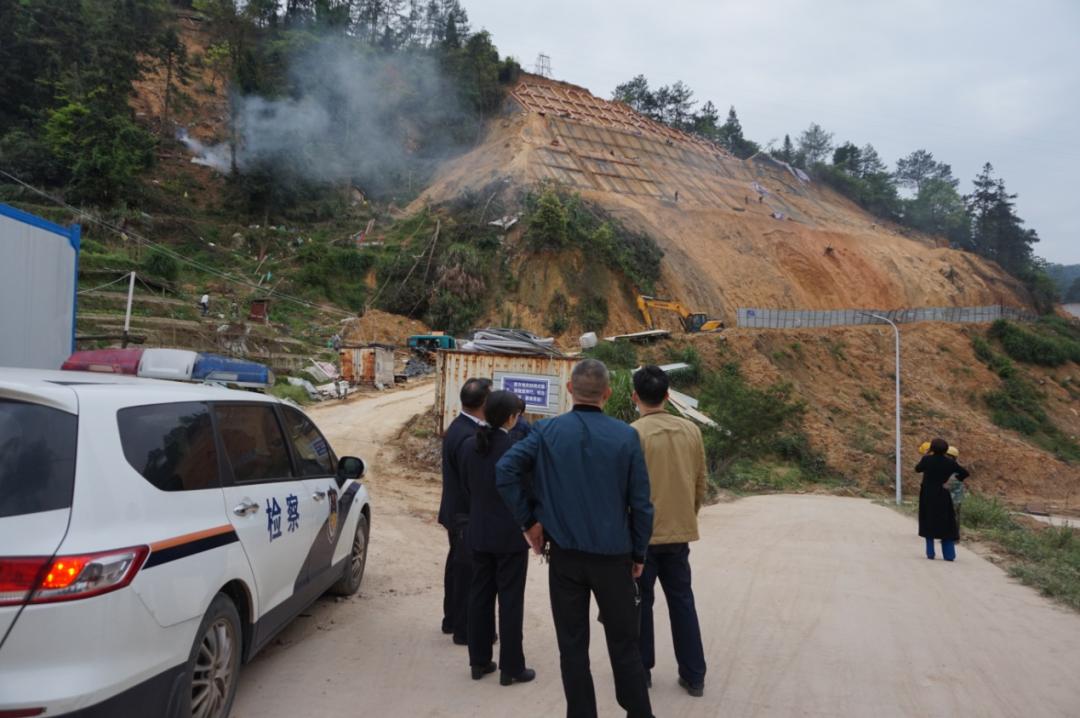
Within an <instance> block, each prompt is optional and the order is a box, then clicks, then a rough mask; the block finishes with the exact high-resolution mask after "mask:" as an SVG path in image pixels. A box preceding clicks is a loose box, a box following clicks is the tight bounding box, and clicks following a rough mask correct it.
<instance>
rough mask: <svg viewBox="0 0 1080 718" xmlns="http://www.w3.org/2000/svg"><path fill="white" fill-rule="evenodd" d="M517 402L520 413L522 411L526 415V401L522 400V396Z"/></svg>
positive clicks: (518, 397)
mask: <svg viewBox="0 0 1080 718" xmlns="http://www.w3.org/2000/svg"><path fill="white" fill-rule="evenodd" d="M514 396H517V394H514ZM517 400H518V411H520V412H521V413H522V414H524V413H525V409H526V408H527V407H526V405H525V400H524V399H522V398H521V397H520V396H517Z"/></svg>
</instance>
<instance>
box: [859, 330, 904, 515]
mask: <svg viewBox="0 0 1080 718" xmlns="http://www.w3.org/2000/svg"><path fill="white" fill-rule="evenodd" d="M859 314H861V315H863V316H864V317H873V318H874V319H880V320H881V321H883V322H885V323H887V324H888V325H889V326H891V327H892V328H893V332H894V333H895V334H896V505H897V506H899V505H900V502H901V498H902V497H901V489H900V328H899V327H898V326H896V323H895V322H893V320H891V319H889V318H888V317H883V316H881V315H880V314H871V313H869V312H859Z"/></svg>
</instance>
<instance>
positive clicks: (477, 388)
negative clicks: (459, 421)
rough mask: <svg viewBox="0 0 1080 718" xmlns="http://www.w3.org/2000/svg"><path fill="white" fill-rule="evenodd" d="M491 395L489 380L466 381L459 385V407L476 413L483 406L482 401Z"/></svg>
mask: <svg viewBox="0 0 1080 718" xmlns="http://www.w3.org/2000/svg"><path fill="white" fill-rule="evenodd" d="M490 393H491V379H483V378H481V379H466V380H465V383H464V384H462V385H461V405H462V406H463V407H465V408H466V409H469V410H471V411H476V410H477V409H479V408H480V407H482V406H483V405H484V400H485V399H487V397H488V394H490Z"/></svg>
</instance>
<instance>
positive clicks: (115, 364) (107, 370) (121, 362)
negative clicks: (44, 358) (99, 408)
mask: <svg viewBox="0 0 1080 718" xmlns="http://www.w3.org/2000/svg"><path fill="white" fill-rule="evenodd" d="M142 354H143V350H142V349H141V348H135V349H91V350H89V351H81V352H75V353H74V354H72V355H71V356H70V357H68V360H67V361H66V362H64V365H63V366H61V367H60V368H61V369H65V370H67V371H96V372H101V373H103V374H130V375H131V376H135V375H136V374H137V373H138V370H139V359H141V358H142Z"/></svg>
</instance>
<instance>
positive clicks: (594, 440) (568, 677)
mask: <svg viewBox="0 0 1080 718" xmlns="http://www.w3.org/2000/svg"><path fill="white" fill-rule="evenodd" d="M567 389H568V390H569V391H570V393H571V394H572V395H573V397H574V410H573V411H571V412H569V413H567V414H563V415H561V416H558V417H555V418H553V419H548V420H546V421H541V422H539V423H537V424H536V425H535V426H533V430H532V431H531V432H530V433H529V435H528V436H527V437H526V438H525V439H524V440H522V441H520V442H518V443H517V444H515V445H514V446H513V448H511V449H510V450H509V451H508V452H507V453H506V454H505V455H504V456H503V458H502V459H501V460H500V461H499V463H498V466H497V467H496V485H497V487H498V490H499V493H500V494H502V497H503V500H504V501H506V504H507V506H509V507H510V511H511V513H512V514H513V515H514V519H515V520H516V521H517V522H518V524H519V525H520V526H521V530H522V532H523V533H524V534H525V538H526V540H527V541H528V542H529V545H530V546H531V547H532V549H533V551H535V552H536V553H540V552H541V551H542V548H543V545H544V543H545V541H546V542H547V543H549V545H550V558H551V565H550V569H549V571H548V585H549V590H550V592H551V614H552V617H553V619H554V621H555V634H556V638H557V639H558V642H559V654H560V666H561V669H562V681H563V690H564V692H565V694H566V715H567V717H568V718H595V716H596V693H595V690H594V688H593V680H592V674H591V673H590V671H589V603H590V596H591V595H595V596H596V603H597V605H598V606H599V608H600V614H601V616H602V617H603V621H604V631H605V633H606V634H607V645H608V657H609V658H610V659H611V668H612V672H613V673H614V674H615V697H616V699H617V700H618V702H619V705H621V706H622V707H623V708H624V709H625V710H626V713H627V716H629V717H630V718H649V717H651V716H652V707H651V705H650V703H649V691H648V687H647V685H646V680H645V669H644V667H643V665H642V663H641V652H640V650H639V648H638V632H639V615H638V610H639V603H640V601H639V598H638V594H637V585H636V583H635V581H634V580H635V579H636V578H637V577H638V576H640V575H641V572H642V569H643V568H644V565H645V550H646V548H647V547H648V545H649V538H650V536H651V535H652V521H653V506H652V503H651V502H650V501H649V475H648V472H647V471H646V468H645V459H644V456H643V454H642V451H641V442H640V441H639V439H638V436H637V433H636V432H635V431H634V430H633V429H631V428H630V426H628V425H627V424H624V423H623V422H621V421H618V420H617V419H613V418H611V417H609V416H606V415H605V414H604V413H603V407H604V404H605V403H606V402H607V400H608V399H609V398H610V397H611V386H610V378H609V376H608V371H607V367H605V366H604V364H603V363H602V362H599V361H596V360H595V359H586V360H585V361H583V362H581V363H580V364H578V365H577V366H576V367H575V368H574V372H573V374H572V375H571V378H570V383H569V385H568V386H567ZM529 472H532V474H533V480H532V493H533V497H532V498H533V501H530V496H529V493H528V492H527V491H526V488H525V485H524V482H525V477H526V475H527V474H528V473H529Z"/></svg>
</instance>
